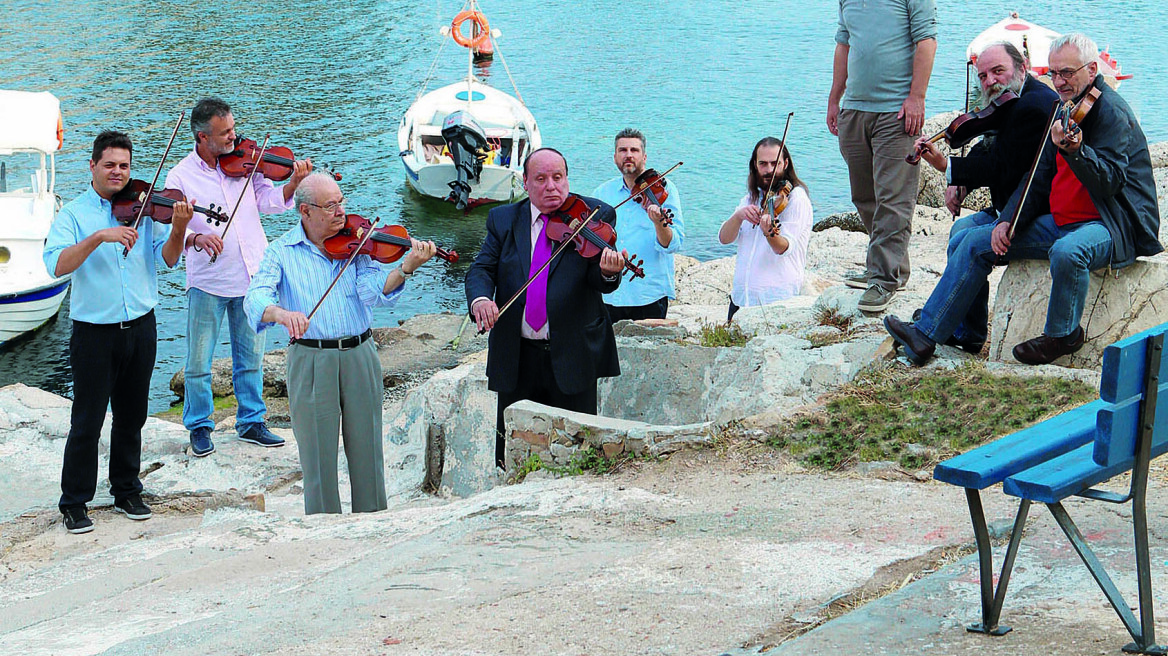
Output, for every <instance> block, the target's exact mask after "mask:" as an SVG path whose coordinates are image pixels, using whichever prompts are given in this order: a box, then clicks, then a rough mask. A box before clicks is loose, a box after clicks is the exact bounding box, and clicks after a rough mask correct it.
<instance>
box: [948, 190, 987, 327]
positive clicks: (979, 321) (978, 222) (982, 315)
mask: <svg viewBox="0 0 1168 656" xmlns="http://www.w3.org/2000/svg"><path fill="white" fill-rule="evenodd" d="M997 222H998V213H997V211H995V210H994V209H993V208H990V209H988V210H982V211H980V212H975V213H973V214H970V215H969V216H963V217H961V218H959V219H957V220H956V221H954V222H953V227H952V228H950V229H949V248H948V251H947V253H946V257H947V261H948V260H951V259H953V251H954V249H956V248H957V245H958V244H960V243H961V239H962V237H964V236H965V235H964V233H965V231H966V230H968V229H970V228H976V227H978V226H983V225H989V226H993V224H995V223H997ZM989 303H990V286H989V284H988V283H987V284H984V285H982V286H981V289H979V290H978V292H977V296H976V297H975V298H974V300H973V304H972V305H970V306H969V311H968V312H966V313H965V318H964V319H962V321H961V323H959V324H957V328H955V329H954V330H953V336H954V337H956V338H957V339H958V340H960V341H962V342H964V343H966V344H984V343H985V341H986V339H987V338H988V337H989V322H990V319H989V317H990V312H989Z"/></svg>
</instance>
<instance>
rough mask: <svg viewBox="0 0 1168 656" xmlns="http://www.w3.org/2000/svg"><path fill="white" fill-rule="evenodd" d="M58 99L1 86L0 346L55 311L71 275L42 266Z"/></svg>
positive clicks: (52, 198) (53, 209)
mask: <svg viewBox="0 0 1168 656" xmlns="http://www.w3.org/2000/svg"><path fill="white" fill-rule="evenodd" d="M62 138H63V131H62V128H61V104H60V102H59V101H58V100H57V98H56V97H55V96H53V94H51V93H47V92H42V93H28V92H24V91H4V90H0V346H2V345H3V344H4V343H5V342H8V341H10V340H12V339H14V338H16V337H18V336H20V335H23V334H24V333H27V332H31V331H33V330H36V329H37V328H40V327H41V326H43V325H44V324H45V323H46V322H47V321H48V320H49V319H51V318H53V317H54V316H56V314H57V311H58V310H59V309H60V308H61V302H62V301H63V300H65V292H66V291H68V289H69V276H65V277H63V278H54V277H53V276H50V275H49V274H48V272H47V271H45V264H44V261H43V260H42V259H41V256H42V254H43V253H44V247H45V238H46V237H47V236H48V234H49V226H51V225H52V223H53V220H54V219H55V218H56V216H57V210H58V209H59V205H60V203H59V200H58V198H57V195H56V194H55V193H54V192H53V186H54V184H55V181H56V175H57V169H56V162H55V159H54V155H55V153H56V152H57V151H58V150H59V149H60V148H61V142H62Z"/></svg>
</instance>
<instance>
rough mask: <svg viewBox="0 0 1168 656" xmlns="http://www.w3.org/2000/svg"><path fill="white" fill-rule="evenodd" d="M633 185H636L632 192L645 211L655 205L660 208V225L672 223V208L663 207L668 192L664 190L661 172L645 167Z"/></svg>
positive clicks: (663, 179)
mask: <svg viewBox="0 0 1168 656" xmlns="http://www.w3.org/2000/svg"><path fill="white" fill-rule="evenodd" d="M633 186H634V187H636V190H635V191H634V192H633V193H634V194H636V195H637V202H639V203H640V204H641V206H642V207H644V208H645V211H648V210H649V207H650V206H651V205H656V206H657V207H659V208H661V225H665V226H670V225H673V210H671V209H669V208H667V207H665V201H666V200H667V199H668V198H669V192H668V191H666V190H665V178H663V177H661V174H659V173H657V171H654V170H653V169H645V170H644V171H642V172H641V175H638V176H637V179H636V181H635V182H634V183H633Z"/></svg>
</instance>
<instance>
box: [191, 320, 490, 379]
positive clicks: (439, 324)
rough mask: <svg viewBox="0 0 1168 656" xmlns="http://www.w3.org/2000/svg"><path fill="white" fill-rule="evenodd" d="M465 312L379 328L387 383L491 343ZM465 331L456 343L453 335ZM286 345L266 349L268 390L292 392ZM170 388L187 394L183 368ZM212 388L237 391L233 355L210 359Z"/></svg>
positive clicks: (451, 362) (450, 363)
mask: <svg viewBox="0 0 1168 656" xmlns="http://www.w3.org/2000/svg"><path fill="white" fill-rule="evenodd" d="M465 316H466V315H463V314H457V313H453V312H443V313H440V314H419V315H416V316H413V317H410V318H409V319H407V320H405V321H403V322H401V325H399V326H394V327H385V328H374V329H373V339H374V340H375V341H376V342H377V354H378V357H380V359H381V371H382V377H383V382H384V384H385V387H386V389H393V388H395V387H399V386H403V385H405V386H409V385H411V384H413V383H416V382H419V381H420V380H423V379H424V378H425V375H426V374H428V373H429V372H432V371H435V370H438V369H448V368H450V367H454V366H457V365H458V363H459V361H460V359H461V358H462V357H464V356H466V355H468V354H470V353H474V352H477V351H481V350H483V349H485V348H486V347H487V340H486V337H485V336H477V335H476V334H475V329H474V326H473V325H470V324H466V325H464V324H463V317H465ZM460 329H461V337H460V339H459V342H458V346H457V348H455V347H454V346H453V345H452V343H451V342H452V341H453V340H454V338H455V337H456V336H458V335H460V332H459V331H460ZM285 359H286V354H285V351H284V349H278V350H275V351H269V352H267V353H265V354H264V364H263V373H264V396H266V397H281V396H287V395H288V386H287V384H286V383H285V375H286V370H285ZM170 389H171V391H173V392H174V393H175V394H177V395H178V396H179V398H183V397H185V394H186V376H185V375H184V372H183V370H182V369H180V370H178V371H177V372H175V374H174V375H173V376H172V377H171V379H170ZM211 393H212V394H213V395H214V396H216V397H224V396H231V395H232V394H234V393H235V389H234V386H233V385H232V383H231V358H218V359H216V360H214V361H213V362H212V363H211Z"/></svg>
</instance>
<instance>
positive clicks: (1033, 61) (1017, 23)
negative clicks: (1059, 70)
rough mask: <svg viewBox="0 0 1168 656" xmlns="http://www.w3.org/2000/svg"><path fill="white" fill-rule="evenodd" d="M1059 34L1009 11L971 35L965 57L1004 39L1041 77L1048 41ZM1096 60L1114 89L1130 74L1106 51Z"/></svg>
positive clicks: (973, 57) (970, 57)
mask: <svg viewBox="0 0 1168 656" xmlns="http://www.w3.org/2000/svg"><path fill="white" fill-rule="evenodd" d="M1060 36H1062V34H1059V33H1058V32H1055V31H1054V30H1050V29H1047V28H1045V27H1042V26H1041V25H1036V24H1035V23H1031V22H1030V21H1028V20H1024V19H1022V18H1019V17H1018V13H1017V12H1012V13H1011V14H1010V15H1009V16H1008V17H1006V18H1005V19H1003V20H1000V21H998V22H997V23H994V24H993V25H991V26H990V27H989V28H988V29H986V30H985V31H984V32H982V33H981V34H979V35H977V36H976V37H974V39H973V41H971V42H970V43H969V47H968V48H966V49H965V57H966V59H967V60H968V61H969V62H970V63H971V64H973V63H975V62H976V60H977V53H979V52H981V51H982V50H984V49H985V48H986V46H989V45H990V44H991V43H996V42H999V41H1006V42H1008V43H1012V44H1014V46H1015V47H1016V48H1018V51H1019V52H1021V53H1022V54H1023V56H1025V57H1027V58H1028V59H1029V60H1030V72H1031V73H1033V74H1034V76H1035V77H1042V76H1045V75H1047V74H1048V73H1049V72H1050V64H1049V62H1047V57H1048V56H1049V55H1050V44H1051V43H1052V42H1053V41H1054V40H1055V39H1057V38H1059V37H1060ZM1098 62H1099V72H1100V73H1101V74H1102V75H1103V77H1104V79H1105V80H1106V81H1107V83H1108V84H1109V85H1111V87H1112V88H1113V89H1114V88H1116V87H1118V86H1119V83H1120V81H1122V80H1126V79H1128V78H1130V77H1131V75H1123V74H1122V71H1121V70H1120V66H1119V62H1117V61H1115V60H1114V59H1112V57H1111V54H1110V53H1108V52H1107V50H1103V51H1102V52H1100V53H1099V59H1098ZM1044 81H1045V80H1044Z"/></svg>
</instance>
